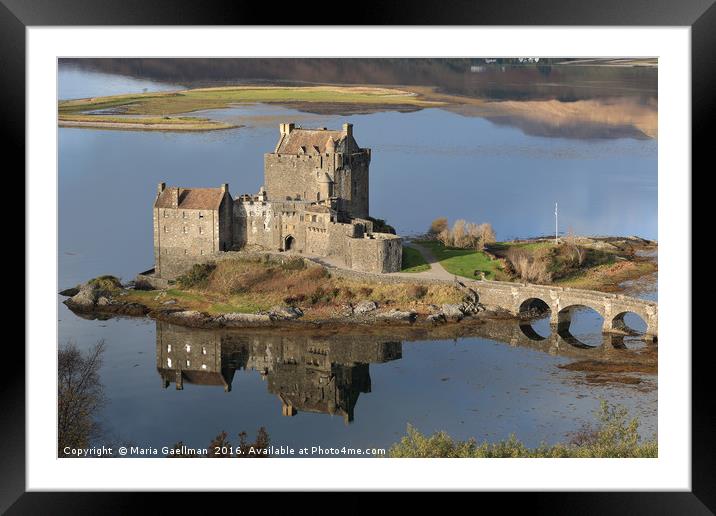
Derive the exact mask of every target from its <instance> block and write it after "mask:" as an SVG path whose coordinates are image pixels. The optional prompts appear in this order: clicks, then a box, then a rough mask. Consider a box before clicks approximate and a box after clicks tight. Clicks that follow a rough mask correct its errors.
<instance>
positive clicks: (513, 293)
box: [462, 280, 659, 340]
mask: <svg viewBox="0 0 716 516" xmlns="http://www.w3.org/2000/svg"><path fill="white" fill-rule="evenodd" d="M462 283H463V284H464V285H466V286H468V287H470V288H471V289H473V290H474V291H475V292H477V294H478V296H479V298H480V299H479V301H480V303H482V304H483V305H485V306H486V307H487V308H501V309H504V310H507V311H509V312H510V313H512V314H513V315H517V316H520V315H527V314H529V313H530V312H531V311H532V310H539V309H540V308H542V309H544V305H546V306H547V307H548V308H549V309H550V312H551V315H550V323H551V324H552V325H553V326H556V327H557V329H558V330H559V332H560V333H566V332H568V330H569V324H570V321H571V317H572V313H573V311H574V310H575V309H576V308H579V307H588V308H591V309H592V310H594V311H596V312H597V313H599V315H601V316H602V317H603V319H604V323H603V326H602V331H603V332H605V333H629V332H630V329H629V328H628V327H627V325H626V324H625V323H624V316H625V315H626V314H627V313H630V312H631V313H634V314H636V315H638V316H639V317H641V318H642V320H643V321H644V323H645V324H646V331H645V338H647V339H651V340H655V339H656V338H657V336H658V333H659V324H658V321H659V311H658V304H657V303H656V302H654V301H647V300H644V299H638V298H635V297H630V296H625V295H621V294H608V293H605V292H597V291H594V290H582V289H574V288H567V287H557V286H545V285H532V284H529V283H511V282H503V281H488V280H482V281H470V280H466V281H462Z"/></svg>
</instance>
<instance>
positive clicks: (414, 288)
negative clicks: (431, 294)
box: [406, 285, 428, 299]
mask: <svg viewBox="0 0 716 516" xmlns="http://www.w3.org/2000/svg"><path fill="white" fill-rule="evenodd" d="M427 293H428V287H426V286H425V285H409V286H408V289H407V291H406V294H407V296H408V297H409V298H411V299H422V298H424V297H425V294H427Z"/></svg>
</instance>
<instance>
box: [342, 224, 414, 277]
mask: <svg viewBox="0 0 716 516" xmlns="http://www.w3.org/2000/svg"><path fill="white" fill-rule="evenodd" d="M348 244H349V246H348V247H349V254H348V256H349V257H350V264H348V266H349V267H350V268H351V269H353V270H356V271H360V272H373V273H384V272H398V271H400V268H401V264H402V263H401V262H402V256H403V245H402V239H401V238H400V237H397V236H395V235H388V234H386V233H373V238H351V239H348Z"/></svg>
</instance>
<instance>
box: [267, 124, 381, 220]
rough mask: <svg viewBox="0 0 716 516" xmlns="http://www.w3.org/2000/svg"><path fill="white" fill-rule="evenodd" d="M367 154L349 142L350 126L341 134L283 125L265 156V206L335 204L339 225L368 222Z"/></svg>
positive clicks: (353, 140)
mask: <svg viewBox="0 0 716 516" xmlns="http://www.w3.org/2000/svg"><path fill="white" fill-rule="evenodd" d="M369 166H370V149H361V148H360V147H359V146H358V143H356V141H355V139H354V138H353V124H343V130H342V131H329V130H327V129H325V128H321V129H303V128H300V127H296V126H295V124H292V123H288V124H281V126H280V137H279V140H278V143H277V144H276V148H275V150H274V151H273V152H271V153H267V154H265V155H264V182H265V185H264V186H265V187H266V191H267V192H268V196H269V201H285V200H303V201H309V202H318V201H325V200H327V199H329V198H335V199H336V200H337V204H336V209H337V211H338V213H339V218H341V219H351V218H359V219H365V218H367V217H368V214H369V211H368V167H369Z"/></svg>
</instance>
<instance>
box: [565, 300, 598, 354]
mask: <svg viewBox="0 0 716 516" xmlns="http://www.w3.org/2000/svg"><path fill="white" fill-rule="evenodd" d="M578 312H592V313H593V314H596V315H597V316H598V317H599V318H600V319H601V320H600V321H598V322H596V324H595V325H594V327H595V328H596V331H597V332H598V337H597V336H595V337H594V338H587V339H584V338H581V339H580V338H579V337H577V336H576V335H575V331H574V327H573V325H572V322H573V320H574V319H575V318H576V317H575V316H576V314H577V313H578ZM553 320H554V318H553ZM604 320H605V317H604V313H603V311H602V310H600V309H598V308H597V307H594V306H589V305H588V304H581V303H579V304H570V305H568V306H565V307H562V308H561V309H560V310H559V312H557V324H556V330H557V335H559V336H560V337H561V338H562V339H563V340H564V341H565V342H567V343H568V344H570V345H572V346H575V347H579V348H594V347H598V346H600V345H601V341H602V335H601V333H602V329H603V327H604ZM597 339H598V341H597ZM592 341H594V342H592Z"/></svg>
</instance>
